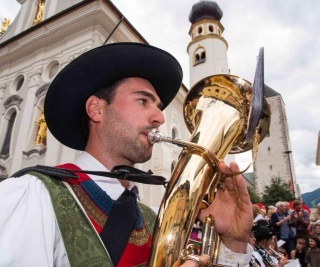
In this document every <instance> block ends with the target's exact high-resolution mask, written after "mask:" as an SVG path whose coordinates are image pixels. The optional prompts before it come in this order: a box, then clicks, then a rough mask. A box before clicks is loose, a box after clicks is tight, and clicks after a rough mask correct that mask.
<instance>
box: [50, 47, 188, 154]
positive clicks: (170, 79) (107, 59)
mask: <svg viewBox="0 0 320 267" xmlns="http://www.w3.org/2000/svg"><path fill="white" fill-rule="evenodd" d="M129 77H140V78H144V79H146V80H148V81H149V82H150V83H151V84H152V85H153V87H154V88H155V90H156V92H157V94H158V96H159V97H160V99H161V101H162V102H163V108H165V107H166V106H167V105H168V104H169V103H170V102H171V101H172V100H173V98H174V97H175V95H176V94H177V92H178V90H179V88H180V86H181V83H182V69H181V66H180V64H179V63H178V61H177V60H176V59H175V58H174V57H173V56H172V55H170V54H169V53H167V52H166V51H163V50H161V49H159V48H156V47H153V46H151V45H147V44H140V43H114V44H108V45H104V46H100V47H97V48H95V49H92V50H90V51H88V52H86V53H84V54H82V55H81V56H79V57H77V58H76V59H75V60H73V61H72V62H71V63H69V64H68V65H67V66H66V67H65V68H63V69H62V70H61V71H60V72H59V74H58V75H57V76H56V78H55V79H54V80H53V81H52V83H51V85H50V87H49V89H48V92H47V95H46V99H45V104H44V114H45V118H46V122H47V125H48V128H49V130H50V132H51V133H52V134H53V136H54V137H55V138H56V139H57V140H58V141H60V142H61V143H62V144H64V145H66V146H68V147H70V148H73V149H77V150H84V149H85V145H86V142H87V137H86V135H85V133H84V131H83V118H84V116H85V103H86V100H87V99H88V98H89V97H90V96H91V95H93V94H95V93H96V92H97V91H98V90H100V89H102V88H103V87H106V86H108V85H110V84H112V83H114V82H116V81H118V80H121V79H125V78H129ZM137 115H138V114H137Z"/></svg>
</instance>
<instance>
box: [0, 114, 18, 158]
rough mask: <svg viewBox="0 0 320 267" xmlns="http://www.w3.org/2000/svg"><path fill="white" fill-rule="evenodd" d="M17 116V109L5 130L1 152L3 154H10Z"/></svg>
mask: <svg viewBox="0 0 320 267" xmlns="http://www.w3.org/2000/svg"><path fill="white" fill-rule="evenodd" d="M16 116H17V112H16V111H14V112H12V114H11V115H10V117H9V120H8V122H7V129H6V132H5V136H4V141H3V144H2V147H1V152H0V154H1V155H9V153H10V143H11V136H12V130H13V125H14V121H15V119H16Z"/></svg>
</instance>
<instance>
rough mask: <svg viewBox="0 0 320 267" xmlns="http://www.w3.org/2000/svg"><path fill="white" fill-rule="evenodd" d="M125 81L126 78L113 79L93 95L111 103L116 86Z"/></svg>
mask: <svg viewBox="0 0 320 267" xmlns="http://www.w3.org/2000/svg"><path fill="white" fill-rule="evenodd" d="M126 81H127V79H122V80H118V81H115V82H113V83H111V84H109V85H108V86H106V87H103V88H101V89H100V90H98V91H97V92H96V93H95V94H94V95H95V96H96V97H98V98H100V99H104V100H105V101H107V103H108V104H111V103H112V101H113V99H114V97H115V95H116V91H117V89H118V87H119V86H120V85H121V84H123V83H125V82H126Z"/></svg>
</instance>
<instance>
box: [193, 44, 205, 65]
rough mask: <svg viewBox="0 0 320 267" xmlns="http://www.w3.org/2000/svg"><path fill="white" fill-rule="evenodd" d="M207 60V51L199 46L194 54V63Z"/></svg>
mask: <svg viewBox="0 0 320 267" xmlns="http://www.w3.org/2000/svg"><path fill="white" fill-rule="evenodd" d="M205 61H206V51H205V50H204V49H203V48H199V49H198V50H197V51H196V53H195V56H194V65H198V64H200V63H203V62H205Z"/></svg>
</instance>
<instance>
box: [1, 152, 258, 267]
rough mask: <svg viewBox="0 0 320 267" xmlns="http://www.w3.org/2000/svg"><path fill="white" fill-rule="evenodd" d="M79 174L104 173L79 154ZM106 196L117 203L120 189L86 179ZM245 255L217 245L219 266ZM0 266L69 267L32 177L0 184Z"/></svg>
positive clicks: (113, 182) (43, 193)
mask: <svg viewBox="0 0 320 267" xmlns="http://www.w3.org/2000/svg"><path fill="white" fill-rule="evenodd" d="M75 164H76V165H77V166H79V167H80V168H81V169H82V170H95V171H108V170H107V169H106V168H105V167H104V166H103V165H102V164H101V163H100V162H99V161H97V160H96V159H95V158H93V157H92V156H91V155H89V154H88V153H86V152H83V153H82V154H81V155H80V156H79V158H78V159H77V160H76V161H75ZM90 178H91V179H93V180H94V181H95V182H96V183H97V184H98V185H99V186H100V187H101V188H102V189H103V190H104V191H105V192H107V194H108V195H109V196H110V197H111V198H113V199H117V198H118V197H119V196H120V195H121V194H122V192H123V191H124V188H123V187H122V186H121V184H120V182H119V181H118V180H117V179H114V178H106V177H99V176H95V175H90ZM252 251H253V249H252V247H251V246H250V245H248V249H247V254H239V253H234V252H232V251H230V250H229V249H228V248H226V247H225V246H224V245H223V244H221V249H220V254H219V263H224V264H227V265H230V266H236V263H237V262H239V264H240V266H245V265H247V264H248V263H249V261H250V258H251V255H252ZM0 266H1V267H4V266H6V267H7V266H10V267H38V266H39V267H53V266H57V267H64V266H66V267H67V266H70V264H69V261H68V257H67V254H66V250H65V247H64V244H63V241H62V238H61V234H60V230H59V227H58V224H57V221H56V217H55V214H54V211H53V207H52V204H51V199H50V195H49V193H48V191H47V189H46V188H45V186H44V184H43V183H42V182H41V181H40V180H39V179H38V178H36V177H34V176H32V175H29V174H27V175H24V177H23V178H9V179H6V180H5V181H3V182H1V183H0Z"/></svg>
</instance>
